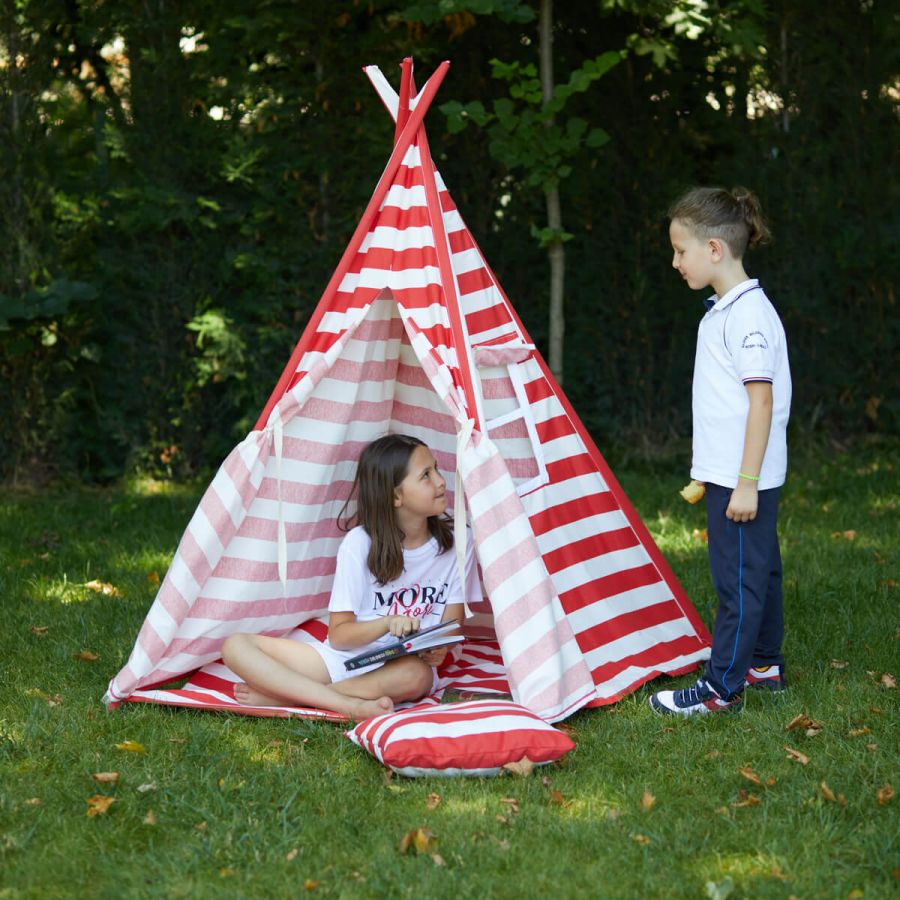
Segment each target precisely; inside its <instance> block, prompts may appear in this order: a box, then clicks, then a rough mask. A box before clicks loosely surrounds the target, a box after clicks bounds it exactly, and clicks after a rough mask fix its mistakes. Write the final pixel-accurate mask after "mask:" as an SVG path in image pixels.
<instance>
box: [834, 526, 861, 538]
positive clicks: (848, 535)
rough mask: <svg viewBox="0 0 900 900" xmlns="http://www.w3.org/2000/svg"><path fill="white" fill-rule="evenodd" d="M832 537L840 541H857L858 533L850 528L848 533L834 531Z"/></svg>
mask: <svg viewBox="0 0 900 900" xmlns="http://www.w3.org/2000/svg"><path fill="white" fill-rule="evenodd" d="M831 536H832V537H833V538H834V539H835V540H838V541H855V540H856V532H855V531H854V530H853V529H852V528H850V529H848V530H847V531H832V532H831Z"/></svg>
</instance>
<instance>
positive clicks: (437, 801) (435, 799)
mask: <svg viewBox="0 0 900 900" xmlns="http://www.w3.org/2000/svg"><path fill="white" fill-rule="evenodd" d="M440 805H441V795H440V794H429V795H428V796H427V797H426V798H425V808H426V809H437V808H438V807H439V806H440Z"/></svg>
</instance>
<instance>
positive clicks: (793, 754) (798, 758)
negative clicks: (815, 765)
mask: <svg viewBox="0 0 900 900" xmlns="http://www.w3.org/2000/svg"><path fill="white" fill-rule="evenodd" d="M784 749H785V750H787V755H788V759H792V760H793V761H794V762H798V763H800V765H801V766H805V765H808V764H809V757H808V756H807V755H806V754H805V753H801V752H800V751H799V750H795V749H794V748H793V747H788V745H787V744H785V745H784Z"/></svg>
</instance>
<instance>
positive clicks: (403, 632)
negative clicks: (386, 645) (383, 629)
mask: <svg viewBox="0 0 900 900" xmlns="http://www.w3.org/2000/svg"><path fill="white" fill-rule="evenodd" d="M418 630H419V620H418V619H413V618H411V617H410V616H388V634H392V635H393V636H394V637H398V638H402V637H406V636H407V635H408V634H414V633H415V632H417V631H418Z"/></svg>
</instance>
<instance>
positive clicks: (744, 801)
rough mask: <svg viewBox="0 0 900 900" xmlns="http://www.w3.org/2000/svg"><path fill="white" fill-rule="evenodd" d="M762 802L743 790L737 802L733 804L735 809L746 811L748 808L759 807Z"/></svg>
mask: <svg viewBox="0 0 900 900" xmlns="http://www.w3.org/2000/svg"><path fill="white" fill-rule="evenodd" d="M760 803H762V800H761V799H760V798H759V797H758V796H757V795H756V794H749V793H747V791H745V790H744V789H743V788H741V789H740V790H739V791H738V798H737V800H736V801H735V802H734V803H732V804H731V806H732V808H734V809H745V808H746V807H748V806H759V804H760Z"/></svg>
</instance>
